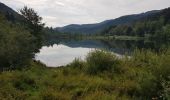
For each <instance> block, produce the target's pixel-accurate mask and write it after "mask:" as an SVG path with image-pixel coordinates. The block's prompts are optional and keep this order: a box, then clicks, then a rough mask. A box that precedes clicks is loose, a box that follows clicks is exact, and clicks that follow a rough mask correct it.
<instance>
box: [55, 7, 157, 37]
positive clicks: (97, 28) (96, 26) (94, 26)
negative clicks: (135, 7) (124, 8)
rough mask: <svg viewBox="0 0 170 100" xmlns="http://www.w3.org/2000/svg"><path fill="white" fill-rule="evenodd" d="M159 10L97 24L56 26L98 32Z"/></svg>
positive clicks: (60, 29)
mask: <svg viewBox="0 0 170 100" xmlns="http://www.w3.org/2000/svg"><path fill="white" fill-rule="evenodd" d="M158 12H159V10H153V11H148V12H145V13H141V14H133V15H127V16H122V17H119V18H116V19H111V20H106V21H103V22H101V23H96V24H83V25H78V24H71V25H68V26H65V27H58V28H56V30H59V31H60V32H71V33H83V34H90V33H98V32H101V30H103V29H105V28H107V27H109V26H113V25H121V24H130V23H133V22H135V21H137V20H141V19H143V18H146V17H148V16H151V15H154V14H155V13H158Z"/></svg>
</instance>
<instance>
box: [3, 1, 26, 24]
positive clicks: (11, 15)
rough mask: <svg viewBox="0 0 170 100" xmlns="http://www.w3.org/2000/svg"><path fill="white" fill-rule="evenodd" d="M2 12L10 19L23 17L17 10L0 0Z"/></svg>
mask: <svg viewBox="0 0 170 100" xmlns="http://www.w3.org/2000/svg"><path fill="white" fill-rule="evenodd" d="M0 14H3V15H4V16H5V17H6V18H7V19H8V20H13V21H14V20H21V19H22V18H23V17H22V16H21V15H20V14H18V13H17V12H16V11H14V10H13V9H11V8H10V7H8V6H6V5H5V4H3V3H1V2H0Z"/></svg>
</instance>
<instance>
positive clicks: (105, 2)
mask: <svg viewBox="0 0 170 100" xmlns="http://www.w3.org/2000/svg"><path fill="white" fill-rule="evenodd" d="M0 2H2V3H5V4H6V5H8V6H9V7H11V8H13V9H14V10H18V9H20V8H22V7H23V6H24V5H27V6H28V7H31V8H34V9H35V10H36V11H37V12H38V13H39V14H40V16H42V17H43V21H44V22H45V23H46V25H47V26H53V27H57V26H64V25H68V24H84V23H96V22H101V21H104V20H107V19H114V18H117V17H120V16H122V15H128V14H137V13H142V12H146V11H149V10H159V9H163V8H167V7H170V0H0Z"/></svg>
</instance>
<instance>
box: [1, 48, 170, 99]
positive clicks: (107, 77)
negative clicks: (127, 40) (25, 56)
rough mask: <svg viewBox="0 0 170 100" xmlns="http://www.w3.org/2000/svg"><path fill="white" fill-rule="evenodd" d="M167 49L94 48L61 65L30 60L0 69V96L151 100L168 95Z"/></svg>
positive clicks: (168, 70) (169, 92)
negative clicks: (126, 51) (128, 52)
mask: <svg viewBox="0 0 170 100" xmlns="http://www.w3.org/2000/svg"><path fill="white" fill-rule="evenodd" d="M169 51H170V50H168V51H166V52H162V53H153V52H151V51H138V50H137V51H135V52H134V55H133V56H132V57H131V58H129V57H123V58H121V59H120V58H117V57H116V56H115V55H113V54H112V53H109V52H106V51H102V50H96V51H94V52H91V53H89V54H88V56H87V59H86V61H81V60H79V59H75V60H74V61H73V62H72V63H71V64H69V65H67V66H63V67H61V68H48V67H46V66H45V65H43V64H41V63H39V62H32V63H31V65H30V67H29V68H27V69H22V70H13V71H4V72H1V73H0V79H1V80H0V99H2V100H14V99H16V100H151V99H155V100H156V99H157V100H158V99H165V100H166V99H167V100H168V99H170V89H169V86H170V67H169V66H170V52H169Z"/></svg>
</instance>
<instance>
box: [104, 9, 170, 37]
mask: <svg viewBox="0 0 170 100" xmlns="http://www.w3.org/2000/svg"><path fill="white" fill-rule="evenodd" d="M169 18H170V8H167V9H164V10H162V11H160V12H158V13H156V14H154V15H152V16H149V17H147V18H144V19H142V20H139V21H136V22H134V23H128V24H123V25H117V26H110V27H108V28H106V29H105V30H103V32H102V33H101V35H110V36H114V35H117V36H137V37H146V38H152V39H160V40H161V39H163V40H169V37H170V36H169V34H170V33H169V32H170V31H169V29H170V28H169V25H170V19H169Z"/></svg>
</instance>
